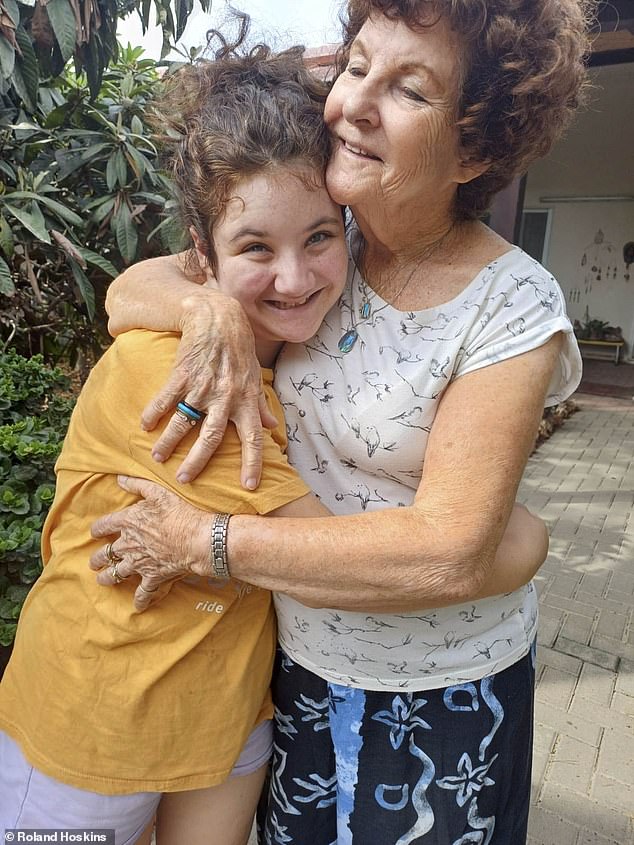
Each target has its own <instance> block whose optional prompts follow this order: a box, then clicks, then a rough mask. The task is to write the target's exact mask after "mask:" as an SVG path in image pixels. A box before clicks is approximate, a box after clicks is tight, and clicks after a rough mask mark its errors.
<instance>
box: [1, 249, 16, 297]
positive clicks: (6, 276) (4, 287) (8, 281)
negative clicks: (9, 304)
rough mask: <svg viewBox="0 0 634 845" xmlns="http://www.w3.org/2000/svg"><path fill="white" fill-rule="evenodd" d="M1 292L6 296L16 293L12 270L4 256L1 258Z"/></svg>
mask: <svg viewBox="0 0 634 845" xmlns="http://www.w3.org/2000/svg"><path fill="white" fill-rule="evenodd" d="M0 293H2V294H4V296H12V295H13V294H14V293H15V285H14V284H13V279H12V278H11V270H9V265H8V264H7V262H6V261H5V260H4V258H0Z"/></svg>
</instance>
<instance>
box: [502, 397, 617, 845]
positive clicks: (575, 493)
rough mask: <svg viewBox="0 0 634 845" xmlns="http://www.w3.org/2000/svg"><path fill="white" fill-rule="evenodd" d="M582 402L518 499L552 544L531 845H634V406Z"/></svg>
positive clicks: (544, 579)
mask: <svg viewBox="0 0 634 845" xmlns="http://www.w3.org/2000/svg"><path fill="white" fill-rule="evenodd" d="M575 398H576V401H577V403H578V404H579V406H580V408H581V410H580V411H579V412H578V413H576V414H575V415H574V416H572V417H571V418H570V419H568V420H566V422H565V423H564V426H563V428H561V429H559V430H558V431H556V432H555V434H554V435H553V437H552V438H551V439H550V440H548V441H546V443H544V444H542V445H541V446H540V448H539V450H538V451H537V452H536V453H535V454H534V455H533V456H532V457H531V459H530V460H529V463H528V466H527V468H526V472H525V474H524V479H523V481H522V485H521V488H520V495H519V498H520V500H521V501H523V502H524V503H525V504H526V505H527V506H528V507H530V508H531V510H533V511H534V512H536V513H538V514H539V515H540V516H541V517H542V518H543V519H545V520H546V522H547V523H548V525H549V527H550V533H551V544H550V554H549V557H548V560H547V562H546V563H545V564H544V566H543V568H542V570H541V571H540V574H539V576H538V578H537V579H536V581H537V585H538V590H539V592H540V626H539V637H538V643H539V648H538V676H537V677H538V681H537V693H536V698H537V701H536V725H535V729H536V734H535V754H534V772H533V807H532V812H531V821H530V826H529V843H530V845H591V843H592V845H634V826H633V817H634V625H633V621H634V620H633V619H632V615H633V604H634V515H633V511H634V403H633V402H632V401H631V400H623V399H610V398H605V397H598V396H586V395H581V394H578V395H577V396H576V397H575ZM509 845H512V843H509Z"/></svg>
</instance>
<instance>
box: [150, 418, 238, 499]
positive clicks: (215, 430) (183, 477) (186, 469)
mask: <svg viewBox="0 0 634 845" xmlns="http://www.w3.org/2000/svg"><path fill="white" fill-rule="evenodd" d="M228 420H229V408H228V404H227V402H226V401H224V402H218V403H217V404H216V405H215V406H214V407H213V408H212V409H211V410H210V412H209V413H208V414H207V416H206V417H205V419H204V420H203V421H202V423H201V424H200V431H199V433H198V438H197V439H196V442H195V443H194V445H193V446H192V447H191V449H190V450H189V453H188V455H187V457H186V458H185V460H184V461H183V463H182V464H181V465H180V466H179V468H178V471H177V472H176V480H177V481H178V482H180V483H181V484H187V482H189V481H193V479H194V478H196V477H197V476H198V475H200V473H201V472H202V471H203V469H204V468H205V467H206V466H207V464H208V463H209V461H210V459H211V456H212V455H213V453H214V452H215V451H216V449H217V448H218V446H219V445H220V443H221V442H222V438H223V437H224V436H225V430H226V428H227V422H228ZM157 445H158V444H157Z"/></svg>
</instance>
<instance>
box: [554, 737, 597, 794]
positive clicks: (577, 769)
mask: <svg viewBox="0 0 634 845" xmlns="http://www.w3.org/2000/svg"><path fill="white" fill-rule="evenodd" d="M596 760H597V749H596V748H593V747H592V746H591V745H587V744H586V743H585V742H579V740H577V739H573V738H572V737H570V736H560V737H559V739H558V741H557V743H556V745H555V748H554V750H553V754H552V761H551V764H550V767H549V769H548V779H549V780H550V781H553V782H554V783H560V784H563V785H565V786H566V788H568V789H572V790H573V791H574V792H580V793H582V794H583V795H589V794H590V787H591V784H592V778H593V773H594V768H595V764H596Z"/></svg>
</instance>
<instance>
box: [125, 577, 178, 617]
mask: <svg viewBox="0 0 634 845" xmlns="http://www.w3.org/2000/svg"><path fill="white" fill-rule="evenodd" d="M149 583H150V582H144V580H142V581H141V583H140V584H139V586H138V587H137V588H136V590H135V592H134V609H135V610H138V612H139V613H143V611H144V610H147V609H148V608H149V607H152V605H153V604H158V602H160V601H161V600H162V599H164V598H165V596H166V595H167V594H168V593H169V591H170V590H171V589H172V585H173V583H174V582H173V581H168V582H167V583H164V584H160V585H159V586H158V587H154V586H147V584H149Z"/></svg>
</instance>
